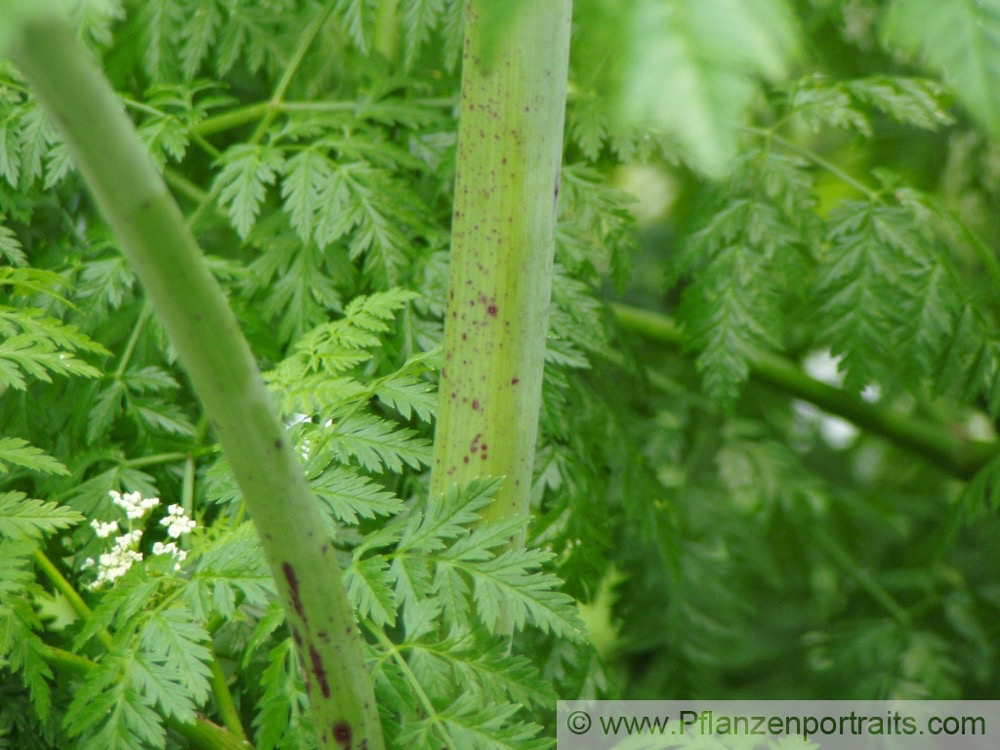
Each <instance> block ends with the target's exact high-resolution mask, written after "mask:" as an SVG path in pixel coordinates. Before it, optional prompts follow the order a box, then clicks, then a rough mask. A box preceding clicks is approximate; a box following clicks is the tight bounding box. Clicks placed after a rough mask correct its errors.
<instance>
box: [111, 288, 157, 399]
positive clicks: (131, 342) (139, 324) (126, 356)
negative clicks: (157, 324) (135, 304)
mask: <svg viewBox="0 0 1000 750" xmlns="http://www.w3.org/2000/svg"><path fill="white" fill-rule="evenodd" d="M149 313H150V310H149V305H147V304H146V303H145V302H143V303H142V311H141V312H140V313H139V318H138V319H137V320H136V321H135V323H134V324H133V325H132V335H131V336H129V339H128V343H127V344H126V345H125V351H123V352H122V357H121V359H120V360H119V361H118V367H117V369H116V370H115V372H114V379H115V380H121V378H122V375H124V374H125V370H126V369H127V368H128V363H129V360H131V359H132V352H134V351H135V347H136V344H138V343H139V337H140V336H141V335H142V331H143V329H144V328H145V327H146V321H147V320H148V319H149Z"/></svg>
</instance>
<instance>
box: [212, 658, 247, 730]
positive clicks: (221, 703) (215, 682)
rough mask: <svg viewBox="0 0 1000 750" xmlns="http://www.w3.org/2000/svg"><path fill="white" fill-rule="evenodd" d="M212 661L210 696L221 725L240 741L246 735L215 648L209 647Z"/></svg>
mask: <svg viewBox="0 0 1000 750" xmlns="http://www.w3.org/2000/svg"><path fill="white" fill-rule="evenodd" d="M210 643H211V642H210ZM211 650H212V661H211V662H210V664H209V667H210V668H211V670H212V694H213V695H214V696H215V703H216V705H217V706H218V707H219V714H220V715H221V716H222V723H223V724H224V725H225V727H226V729H228V730H229V731H230V733H232V734H233V736H235V737H239V738H240V739H241V740H245V739H246V738H247V733H246V731H245V730H244V729H243V724H242V723H241V722H240V712H239V711H238V710H237V708H236V704H235V703H234V702H233V694H232V693H231V692H230V690H229V683H228V682H227V681H226V673H225V672H224V671H223V670H222V665H221V664H220V663H219V657H218V655H217V654H216V653H215V647H214V646H212V647H211Z"/></svg>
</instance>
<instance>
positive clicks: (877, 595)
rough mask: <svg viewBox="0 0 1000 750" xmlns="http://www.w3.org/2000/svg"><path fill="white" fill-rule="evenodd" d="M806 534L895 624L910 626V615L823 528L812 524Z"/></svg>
mask: <svg viewBox="0 0 1000 750" xmlns="http://www.w3.org/2000/svg"><path fill="white" fill-rule="evenodd" d="M807 533H808V534H809V536H811V537H812V538H813V539H814V540H815V541H816V542H817V544H819V546H820V547H822V548H823V550H824V551H825V552H826V553H827V554H828V555H829V556H830V557H831V558H832V559H833V561H834V562H836V563H837V564H838V565H839V566H840V567H841V568H842V569H843V570H844V572H845V573H847V574H848V575H849V576H851V578H853V579H854V580H855V581H857V583H858V585H859V586H861V588H862V589H864V591H865V592H866V593H867V594H868V595H869V596H870V597H871V598H872V599H874V600H875V601H876V602H878V603H879V604H880V605H881V606H882V607H883V608H884V609H885V611H886V612H888V613H889V614H890V615H891V616H892V618H893V619H894V620H896V622H898V623H899V624H900V625H903V626H904V627H909V625H910V615H909V613H908V612H907V611H906V610H905V609H904V608H903V607H902V605H900V604H899V602H897V601H896V600H895V599H894V598H893V596H892V594H890V593H889V592H888V591H886V590H885V588H884V587H883V586H882V585H881V584H880V583H879V582H878V581H876V580H875V576H873V575H872V574H871V573H869V572H868V571H867V570H865V569H864V568H862V567H861V566H860V565H858V563H857V562H856V561H855V560H854V558H853V557H851V555H850V553H849V552H848V551H847V550H845V549H844V548H843V547H841V546H840V544H839V543H838V542H837V541H836V540H835V539H834V538H833V537H832V536H830V534H828V533H827V532H826V531H824V530H823V528H822V527H821V526H819V525H817V524H813V525H812V526H810V528H809V529H808V531H807Z"/></svg>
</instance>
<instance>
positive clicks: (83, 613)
mask: <svg viewBox="0 0 1000 750" xmlns="http://www.w3.org/2000/svg"><path fill="white" fill-rule="evenodd" d="M34 558H35V564H36V565H37V566H38V567H39V568H40V569H41V571H42V573H44V574H45V577H46V578H48V579H49V581H51V582H52V585H53V586H55V588H56V590H57V591H58V592H59V593H60V594H62V595H63V596H64V597H66V601H68V602H69V606H70V607H72V608H73V611H74V612H76V614H77V615H78V616H79V617H80V619H81V620H83V621H84V622H90V620H91V619H92V618H93V616H94V613H93V612H92V611H91V609H90V607H88V606H87V602H85V601H84V600H83V597H82V596H80V594H79V593H77V590H76V589H75V588H73V584H72V583H70V582H69V581H67V580H66V577H65V576H64V575H63V574H62V573H60V572H59V568H57V567H56V566H55V564H54V563H53V562H52V561H51V560H50V559H49V558H48V557H47V556H46V555H45V553H44V552H42V551H41V550H40V549H36V550H35V552H34ZM97 637H98V638H99V639H100V641H101V643H102V644H103V645H104V647H105V648H107V649H110V648H111V642H112V639H111V633H109V632H108V631H107V630H105V629H104V628H102V629H101V630H100V631H99V632H98V633H97Z"/></svg>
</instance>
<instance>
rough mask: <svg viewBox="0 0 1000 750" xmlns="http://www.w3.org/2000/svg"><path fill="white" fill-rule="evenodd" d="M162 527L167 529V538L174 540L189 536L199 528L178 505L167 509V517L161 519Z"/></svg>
mask: <svg viewBox="0 0 1000 750" xmlns="http://www.w3.org/2000/svg"><path fill="white" fill-rule="evenodd" d="M160 525H161V526H166V527H167V536H169V537H171V538H173V539H178V538H180V537H181V535H182V534H187V533H189V532H191V531H193V530H194V529H195V528H196V527H197V526H198V524H197V523H195V521H194V520H193V519H191V518H188V517H187V516H186V515H185V514H184V508H182V507H181V506H180V505H176V504H174V505H170V506H168V507H167V515H166V516H165V517H163V518H161V519H160Z"/></svg>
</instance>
